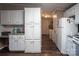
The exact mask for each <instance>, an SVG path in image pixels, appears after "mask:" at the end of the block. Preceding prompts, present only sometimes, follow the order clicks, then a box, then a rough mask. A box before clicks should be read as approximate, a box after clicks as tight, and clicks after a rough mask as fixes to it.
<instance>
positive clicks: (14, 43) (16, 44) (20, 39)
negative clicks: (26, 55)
mask: <svg viewBox="0 0 79 59" xmlns="http://www.w3.org/2000/svg"><path fill="white" fill-rule="evenodd" d="M9 50H10V51H24V35H9Z"/></svg>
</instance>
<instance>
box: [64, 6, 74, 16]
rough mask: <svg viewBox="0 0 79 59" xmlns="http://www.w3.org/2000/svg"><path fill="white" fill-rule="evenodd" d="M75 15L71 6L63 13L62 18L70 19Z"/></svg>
mask: <svg viewBox="0 0 79 59" xmlns="http://www.w3.org/2000/svg"><path fill="white" fill-rule="evenodd" d="M73 15H75V6H72V7H71V8H69V9H68V10H67V11H65V12H64V17H70V16H73Z"/></svg>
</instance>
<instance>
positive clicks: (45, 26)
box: [42, 18, 53, 34]
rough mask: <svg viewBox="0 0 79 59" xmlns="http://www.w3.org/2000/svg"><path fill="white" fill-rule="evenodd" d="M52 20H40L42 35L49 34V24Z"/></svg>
mask: <svg viewBox="0 0 79 59" xmlns="http://www.w3.org/2000/svg"><path fill="white" fill-rule="evenodd" d="M52 20H53V19H51V18H42V34H49V23H50V21H52Z"/></svg>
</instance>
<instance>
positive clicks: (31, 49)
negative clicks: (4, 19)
mask: <svg viewBox="0 0 79 59" xmlns="http://www.w3.org/2000/svg"><path fill="white" fill-rule="evenodd" d="M25 45H26V46H25V53H40V52H41V40H26V41H25Z"/></svg>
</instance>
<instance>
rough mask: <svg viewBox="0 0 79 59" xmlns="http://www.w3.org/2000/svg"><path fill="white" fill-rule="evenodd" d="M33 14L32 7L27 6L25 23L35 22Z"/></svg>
mask: <svg viewBox="0 0 79 59" xmlns="http://www.w3.org/2000/svg"><path fill="white" fill-rule="evenodd" d="M33 15H34V12H33V10H32V8H25V24H32V23H33V22H34V19H33Z"/></svg>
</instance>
